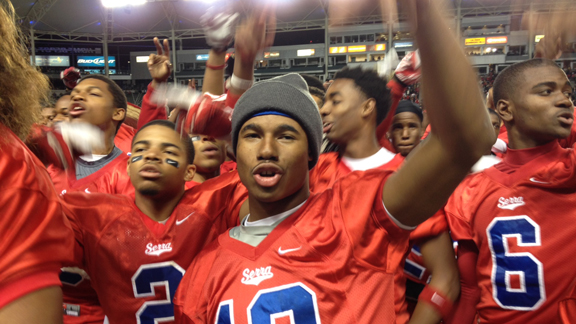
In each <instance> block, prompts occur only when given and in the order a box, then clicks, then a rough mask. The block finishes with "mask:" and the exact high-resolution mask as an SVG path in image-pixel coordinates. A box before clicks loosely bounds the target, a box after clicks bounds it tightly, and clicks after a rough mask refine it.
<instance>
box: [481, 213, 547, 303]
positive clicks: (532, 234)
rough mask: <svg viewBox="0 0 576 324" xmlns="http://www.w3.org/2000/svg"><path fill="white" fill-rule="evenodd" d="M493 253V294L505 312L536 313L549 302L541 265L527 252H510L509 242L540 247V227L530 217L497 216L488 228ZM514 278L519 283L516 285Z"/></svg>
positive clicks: (521, 245)
mask: <svg viewBox="0 0 576 324" xmlns="http://www.w3.org/2000/svg"><path fill="white" fill-rule="evenodd" d="M486 234H487V236H488V243H489V245H490V252H491V253H492V278H491V279H492V294H493V297H494V300H495V301H496V302H497V303H498V305H500V307H502V308H504V309H514V310H522V311H529V310H535V309H537V308H538V307H540V305H542V303H543V302H544V301H545V300H546V291H545V289H544V269H543V267H542V262H540V260H538V259H536V257H534V255H532V254H531V253H528V252H515V253H514V252H510V251H509V248H508V239H509V238H511V237H515V238H516V240H517V242H518V247H530V246H540V245H541V242H540V226H539V225H538V224H536V223H535V222H534V221H533V220H532V219H530V217H528V216H510V217H496V218H494V220H492V222H491V223H490V225H489V226H488V228H487V229H486ZM512 278H514V279H517V281H518V282H519V284H516V285H513V284H512V281H513V280H512Z"/></svg>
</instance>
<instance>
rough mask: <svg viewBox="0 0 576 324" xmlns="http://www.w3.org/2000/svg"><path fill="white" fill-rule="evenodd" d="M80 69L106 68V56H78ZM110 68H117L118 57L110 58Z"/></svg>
mask: <svg viewBox="0 0 576 324" xmlns="http://www.w3.org/2000/svg"><path fill="white" fill-rule="evenodd" d="M76 64H77V65H78V66H79V67H104V56H78V60H76ZM108 66H116V57H114V56H108Z"/></svg>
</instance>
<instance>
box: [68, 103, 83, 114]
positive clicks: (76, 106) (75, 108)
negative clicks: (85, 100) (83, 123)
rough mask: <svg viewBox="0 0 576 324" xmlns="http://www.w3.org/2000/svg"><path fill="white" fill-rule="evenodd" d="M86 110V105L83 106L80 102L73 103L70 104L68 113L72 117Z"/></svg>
mask: <svg viewBox="0 0 576 324" xmlns="http://www.w3.org/2000/svg"><path fill="white" fill-rule="evenodd" d="M85 111H86V107H84V106H83V105H82V104H81V103H73V104H72V106H70V110H69V114H70V116H72V117H77V116H80V115H82V114H83V113H84V112H85Z"/></svg>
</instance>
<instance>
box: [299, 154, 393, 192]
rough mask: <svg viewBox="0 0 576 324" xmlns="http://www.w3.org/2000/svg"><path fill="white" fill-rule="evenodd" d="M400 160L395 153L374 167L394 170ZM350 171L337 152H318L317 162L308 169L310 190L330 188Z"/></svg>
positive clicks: (319, 190)
mask: <svg viewBox="0 0 576 324" xmlns="http://www.w3.org/2000/svg"><path fill="white" fill-rule="evenodd" d="M390 154H393V153H390ZM402 162H404V158H403V157H402V155H400V154H396V155H394V156H393V158H391V159H390V160H388V161H383V164H382V165H380V166H378V167H376V168H375V169H380V170H390V171H396V170H398V168H399V167H400V165H401V164H402ZM350 172H352V170H350V168H349V167H348V166H347V165H346V163H344V162H343V161H342V159H341V158H340V157H339V156H338V152H329V153H323V154H320V156H319V157H318V163H316V165H315V166H314V168H312V170H310V175H309V179H310V180H309V183H310V192H311V193H319V192H323V191H324V190H326V189H328V188H332V186H334V184H335V183H336V181H338V180H339V179H340V178H342V177H344V176H345V175H347V174H349V173H350Z"/></svg>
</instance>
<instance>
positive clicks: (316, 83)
mask: <svg viewBox="0 0 576 324" xmlns="http://www.w3.org/2000/svg"><path fill="white" fill-rule="evenodd" d="M300 76H301V77H302V79H304V81H306V84H307V85H308V89H310V88H311V87H314V88H318V89H324V83H322V81H320V79H318V78H317V77H315V76H313V75H310V74H300Z"/></svg>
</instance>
